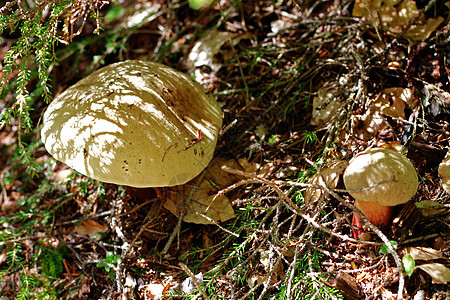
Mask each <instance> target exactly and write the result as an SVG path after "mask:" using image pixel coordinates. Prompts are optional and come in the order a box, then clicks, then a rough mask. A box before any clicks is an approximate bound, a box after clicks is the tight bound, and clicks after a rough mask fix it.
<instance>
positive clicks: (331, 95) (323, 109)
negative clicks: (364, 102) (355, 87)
mask: <svg viewBox="0 0 450 300" xmlns="http://www.w3.org/2000/svg"><path fill="white" fill-rule="evenodd" d="M342 105H343V103H341V102H339V101H338V100H337V99H336V97H335V89H331V88H321V89H319V90H318V91H317V96H316V97H314V99H313V110H312V117H311V121H310V124H311V125H316V126H322V125H324V124H326V123H327V122H328V121H330V120H331V118H333V116H334V115H335V114H336V112H337V111H338V109H339V108H341V107H342Z"/></svg>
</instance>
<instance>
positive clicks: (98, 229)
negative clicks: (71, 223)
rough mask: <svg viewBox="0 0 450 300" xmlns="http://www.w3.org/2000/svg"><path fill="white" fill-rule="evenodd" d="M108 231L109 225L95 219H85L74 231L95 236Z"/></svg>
mask: <svg viewBox="0 0 450 300" xmlns="http://www.w3.org/2000/svg"><path fill="white" fill-rule="evenodd" d="M106 231H108V226H106V225H102V224H100V223H98V222H96V221H94V220H85V221H82V222H81V223H80V224H78V225H77V226H75V227H74V228H73V232H75V233H78V234H83V235H89V236H91V237H92V236H94V235H97V234H99V233H103V232H106Z"/></svg>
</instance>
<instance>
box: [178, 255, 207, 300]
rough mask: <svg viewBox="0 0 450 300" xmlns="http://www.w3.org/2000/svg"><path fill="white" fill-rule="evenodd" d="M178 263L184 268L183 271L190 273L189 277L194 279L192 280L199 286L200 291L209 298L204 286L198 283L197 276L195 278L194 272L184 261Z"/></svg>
mask: <svg viewBox="0 0 450 300" xmlns="http://www.w3.org/2000/svg"><path fill="white" fill-rule="evenodd" d="M178 265H179V266H180V267H181V269H183V271H184V272H185V273H186V274H188V275H189V277H190V278H191V279H192V282H194V284H195V286H196V287H197V289H198V290H199V291H200V293H202V295H203V297H205V299H207V300H209V297H208V295H206V293H205V291H204V290H203V288H202V286H201V285H200V284H199V283H198V281H197V278H195V275H194V273H192V272H191V270H189V268H188V267H187V266H186V265H185V264H183V263H182V262H179V263H178Z"/></svg>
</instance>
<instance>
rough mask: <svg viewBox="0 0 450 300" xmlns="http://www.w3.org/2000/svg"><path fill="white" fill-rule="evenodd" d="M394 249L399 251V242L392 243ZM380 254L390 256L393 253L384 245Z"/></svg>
mask: <svg viewBox="0 0 450 300" xmlns="http://www.w3.org/2000/svg"><path fill="white" fill-rule="evenodd" d="M390 242H391V245H392V248H394V250H395V249H397V242H396V241H390ZM380 253H381V254H389V253H391V251H390V250H389V248H388V246H386V244H384V245H383V246H381V248H380Z"/></svg>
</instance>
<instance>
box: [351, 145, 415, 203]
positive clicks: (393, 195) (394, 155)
mask: <svg viewBox="0 0 450 300" xmlns="http://www.w3.org/2000/svg"><path fill="white" fill-rule="evenodd" d="M344 184H345V188H346V189H347V190H349V193H350V195H352V197H353V198H355V199H356V200H359V201H369V202H376V203H378V204H380V205H382V206H395V205H398V204H402V203H405V202H407V201H408V200H409V199H411V197H412V196H414V195H415V193H416V192H417V188H418V186H419V182H418V178H417V173H416V170H415V168H414V166H413V164H412V163H411V161H409V160H408V158H406V157H405V156H404V155H402V154H401V153H399V152H397V151H395V150H391V149H384V148H373V149H369V150H366V151H364V152H361V153H359V154H358V155H356V156H355V157H353V158H352V159H351V160H350V162H349V166H348V167H347V169H346V170H345V172H344ZM362 189H365V190H362ZM357 190H362V191H357Z"/></svg>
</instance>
